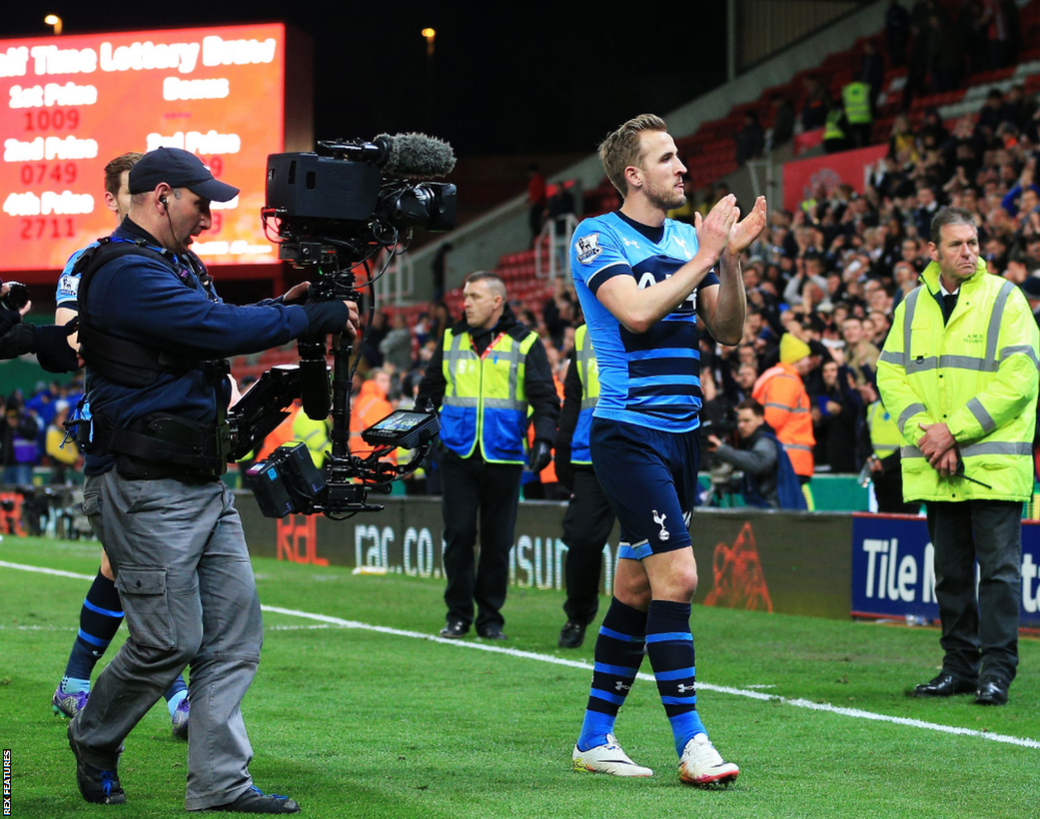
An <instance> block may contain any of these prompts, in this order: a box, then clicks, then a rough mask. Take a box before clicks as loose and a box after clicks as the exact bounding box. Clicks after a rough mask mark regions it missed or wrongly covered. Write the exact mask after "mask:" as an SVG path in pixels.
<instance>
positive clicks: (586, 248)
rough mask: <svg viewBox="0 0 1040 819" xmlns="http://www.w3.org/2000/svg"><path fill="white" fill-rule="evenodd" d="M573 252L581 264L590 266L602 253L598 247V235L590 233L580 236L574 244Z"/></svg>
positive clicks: (601, 249)
mask: <svg viewBox="0 0 1040 819" xmlns="http://www.w3.org/2000/svg"><path fill="white" fill-rule="evenodd" d="M574 251H575V252H576V253H577V254H578V261H579V262H581V263H582V264H592V263H593V262H594V261H595V259H596V257H597V256H599V254H600V253H602V252H603V248H601V247H600V246H599V234H598V233H590V234H589V235H588V236H582V237H581V238H580V239H578V241H577V242H575V243H574Z"/></svg>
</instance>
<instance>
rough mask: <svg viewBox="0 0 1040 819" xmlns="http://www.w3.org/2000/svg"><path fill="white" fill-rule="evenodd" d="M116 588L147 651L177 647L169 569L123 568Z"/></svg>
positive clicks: (136, 637) (130, 626) (135, 634)
mask: <svg viewBox="0 0 1040 819" xmlns="http://www.w3.org/2000/svg"><path fill="white" fill-rule="evenodd" d="M116 588H117V589H118V590H119V596H120V598H122V601H123V609H124V611H125V612H126V625H127V628H128V629H129V630H130V635H131V636H132V637H133V638H134V640H135V641H136V642H137V643H138V644H139V645H142V646H146V647H148V648H159V649H163V650H168V649H171V648H174V647H175V646H176V633H177V632H176V628H175V627H174V624H173V617H172V616H171V614H170V601H169V596H168V595H169V592H168V591H167V589H166V569H143V568H134V567H131V566H122V567H120V569H119V575H118V576H117V577H116Z"/></svg>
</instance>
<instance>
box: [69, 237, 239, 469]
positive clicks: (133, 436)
mask: <svg viewBox="0 0 1040 819" xmlns="http://www.w3.org/2000/svg"><path fill="white" fill-rule="evenodd" d="M127 255H134V256H143V257H144V258H147V259H151V260H153V261H158V262H159V263H161V264H162V265H163V266H164V267H167V268H169V269H170V271H171V272H172V273H173V274H174V275H175V276H176V277H177V278H178V279H179V280H180V281H182V282H183V283H184V284H185V286H187V287H192V284H191V281H190V279H189V278H188V277H189V276H193V277H194V278H195V279H196V280H198V282H199V283H200V284H201V285H202V288H203V290H204V292H205V293H206V296H207V298H209V299H210V301H216V300H217V296H216V293H215V292H214V290H213V287H212V283H211V280H210V278H209V276H208V275H207V274H206V273H204V272H203V271H201V270H199V269H197V268H196V267H195V265H194V264H193V263H192V261H191V257H190V254H189V255H188V257H187V260H186V261H187V263H188V267H190V272H189V270H187V269H185V267H184V266H182V265H179V264H178V263H177V261H176V257H175V256H174V254H173V253H172V252H170V251H169V250H160V249H157V248H154V247H151V246H149V245H148V244H147V243H146V242H145V240H144V239H135V240H125V239H111V238H104V239H100V240H98V244H97V245H96V246H94V247H90V248H87V250H85V251H84V252H83V254H82V255H81V256H80V257H79V259H78V260H77V261H76V264H75V266H74V267H73V271H72V272H73V273H79V274H80V284H79V292H78V297H77V300H78V302H79V317H78V321H79V341H80V345H81V346H80V354H81V355H82V356H83V359H84V360H85V361H86V362H87V363H88V364H90V366H91V367H93V368H94V369H96V370H97V371H98V372H99V373H100V374H101V375H103V376H104V377H105V378H107V379H109V380H110V381H113V382H115V383H116V384H119V385H121V386H124V387H138V388H140V387H150V386H152V385H153V384H155V383H156V382H157V381H158V380H159V378H160V376H162V375H165V374H172V375H175V376H183V375H186V374H187V373H189V372H190V371H192V370H199V371H201V372H202V373H203V374H204V376H205V378H206V380H207V381H208V382H209V383H210V384H212V385H213V387H214V391H215V392H217V396H216V398H217V400H216V407H217V411H216V417H215V419H214V424H213V425H207V424H201V423H199V422H197V421H192V420H189V419H186V418H180V417H178V416H176V415H170V414H165V413H152V414H149V415H147V416H145V417H144V418H141V419H139V420H137V421H135V422H134V423H133V424H132V425H131V428H130V429H123V428H120V427H118V426H116V425H115V424H114V423H112V421H111V420H110V419H108V418H106V417H105V416H104V415H98V414H96V413H95V414H93V416H92V417H91V419H90V425H89V428H85V427H86V426H87V425H86V424H85V423H81V424H80V425H79V429H78V434H77V439H78V440H79V442H80V443H81V444H82V446H83V448H84V449H85V450H86V451H88V452H90V453H91V454H94V455H103V454H106V453H111V454H113V455H115V456H116V466H117V468H118V469H119V472H120V474H121V475H123V477H126V478H131V479H154V478H165V477H178V478H194V479H203V480H211V479H213V478H216V477H219V476H220V475H222V474H223V473H224V472H225V471H227V456H228V453H229V452H230V451H231V435H230V427H229V425H228V424H227V423H226V418H227V409H226V408H225V407H224V402H223V401H221V400H220V396H219V386H220V385H221V384H222V383H223V381H224V380H225V379H226V378H227V376H228V374H229V373H230V372H231V367H230V364H229V363H228V361H227V360H224V359H218V360H213V361H203V360H199V359H195V358H192V357H190V356H185V355H179V354H176V353H171V352H169V351H166V350H161V349H159V348H157V347H153V346H151V345H148V344H142V343H141V342H137V341H129V340H128V339H125V338H119V337H118V336H114V335H111V334H110V333H107V332H105V331H104V330H102V329H101V328H100V327H97V326H95V325H94V324H93V323H92V322H91V320H90V312H89V310H88V309H87V307H88V304H89V301H88V300H89V293H90V283H91V281H92V280H93V277H94V274H95V273H97V271H98V270H100V269H101V268H102V267H104V266H105V265H106V264H108V263H109V262H111V261H113V260H115V259H117V258H120V257H122V256H127Z"/></svg>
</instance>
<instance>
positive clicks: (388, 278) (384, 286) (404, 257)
mask: <svg viewBox="0 0 1040 819" xmlns="http://www.w3.org/2000/svg"><path fill="white" fill-rule="evenodd" d="M384 259H385V256H382V257H380V260H379V262H378V263H377V264H376V265H375V267H374V269H375V270H376V272H378V271H379V270H382V265H383V260H384ZM373 289H374V291H375V297H376V302H377V303H378V304H395V305H402V304H404V303H405V300H406V299H407V298H409V297H411V296H412V295H413V294H414V293H415V263H414V261H413V260H412V257H411V256H409V255H408V252H407V251H403V252H399V253H397V254H395V255H394V256H393V258H391V259H390V264H389V265H388V266H387V268H386V272H385V273H383V275H382V276H380V277H379V278H378V279H376V281H375V284H374V285H373Z"/></svg>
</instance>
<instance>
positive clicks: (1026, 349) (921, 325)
mask: <svg viewBox="0 0 1040 819" xmlns="http://www.w3.org/2000/svg"><path fill="white" fill-rule="evenodd" d="M921 278H922V280H923V281H924V284H922V285H921V286H920V287H918V288H917V289H916V290H912V291H911V292H910V293H909V294H908V295H907V297H906V298H905V299H903V301H902V302H900V304H899V306H898V307H897V308H896V312H895V317H894V321H893V324H892V330H891V332H889V334H888V339H887V340H886V341H885V348H884V350H883V351H882V353H881V357H880V358H879V359H878V372H877V381H878V389H879V390H880V391H881V397H882V400H883V401H884V402H885V406H886V407H887V408H888V411H889V412H890V413H892V415H894V416H895V418H896V423H897V424H898V425H899V429H900V430H901V431H902V434H903V438H904V446H903V447H902V449H901V451H900V452H901V455H902V460H901V464H902V471H903V498H904V499H905V500H907V501H912V500H923V501H964V500H972V499H982V500H1007V501H1024V500H1028V499H1029V498H1030V497H1031V495H1032V489H1033V467H1032V460H1031V457H1030V456H1031V455H1032V448H1033V427H1034V424H1035V421H1036V398H1037V364H1038V361H1040V352H1038V347H1040V332H1038V331H1037V325H1036V321H1035V320H1034V318H1033V315H1032V313H1031V311H1030V309H1029V304H1028V302H1026V299H1025V297H1024V296H1023V295H1022V293H1021V291H1020V290H1019V289H1018V288H1017V287H1015V285H1013V284H1012V283H1011V282H1009V281H1007V280H1005V279H1003V278H1002V277H1000V276H991V275H990V274H989V273H987V272H986V262H985V260H984V259H981V258H980V259H979V262H978V267H977V269H976V271H975V274H974V275H973V276H972V277H971V278H970V279H967V280H966V281H964V282H962V283H961V286H960V292H959V295H958V297H957V306H956V307H955V308H954V310H953V313H952V314H951V315H950V318H949V321H948V322H946V323H945V324H944V322H943V311H942V307H941V306H940V303H939V299H940V298H941V296H940V290H939V265H938V264H937V263H936V262H932V263H931V264H929V265H928V267H926V268H925V270H924V272H923V273H922V274H921ZM934 423H944V424H946V426H947V427H948V428H949V430H950V433H951V434H952V435H953V437H954V438H955V439H956V440H957V442H958V443H957V448H958V451H959V453H960V456H961V458H962V459H963V461H964V474H965V475H966V476H967V477H969V478H972V479H974V480H975V481H980V482H981V483H983V484H987V485H988V486H989V487H991V488H986V487H984V486H981V485H980V484H979V483H973V482H972V481H966V480H963V479H961V478H960V477H958V476H956V475H953V476H949V477H944V476H941V475H940V474H939V473H938V471H937V470H935V469H933V468H932V467H931V465H929V463H928V459H927V458H926V457H924V454H923V453H922V452H921V450H920V449H919V448H918V447H917V444H918V443H919V441H920V440H921V438H922V437H923V436H924V434H925V433H924V431H923V430H922V429H921V427H920V425H921V424H934Z"/></svg>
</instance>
